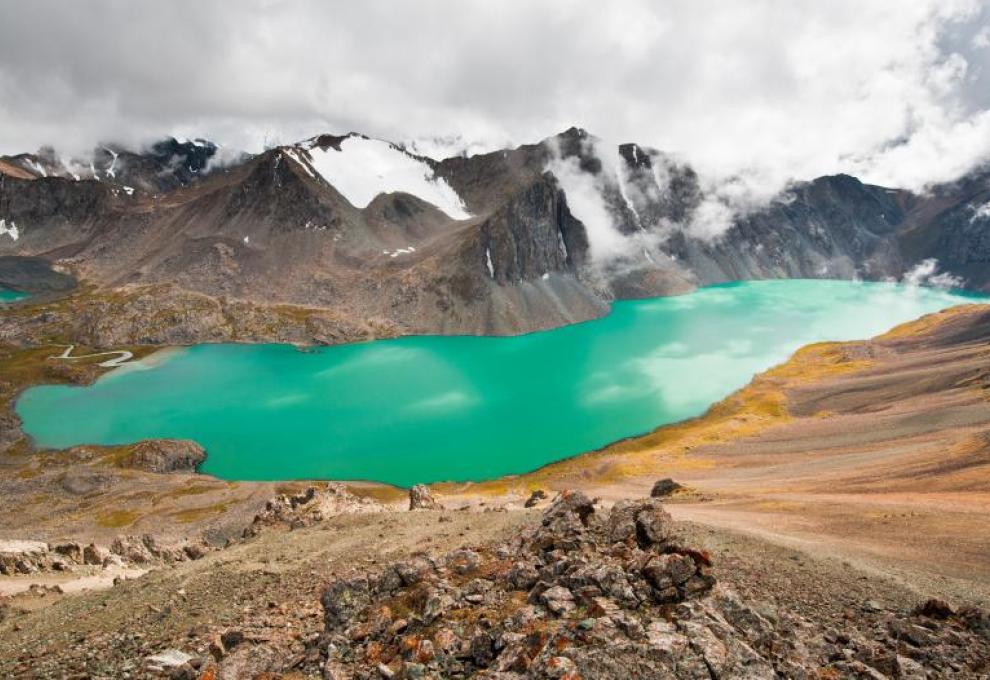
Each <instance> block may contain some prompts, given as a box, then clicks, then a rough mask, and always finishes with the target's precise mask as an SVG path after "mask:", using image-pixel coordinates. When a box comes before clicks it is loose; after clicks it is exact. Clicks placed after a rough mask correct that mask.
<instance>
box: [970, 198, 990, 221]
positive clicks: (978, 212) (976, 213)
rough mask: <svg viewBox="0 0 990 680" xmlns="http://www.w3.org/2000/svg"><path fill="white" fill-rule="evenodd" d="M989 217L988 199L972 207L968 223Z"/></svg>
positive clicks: (989, 205)
mask: <svg viewBox="0 0 990 680" xmlns="http://www.w3.org/2000/svg"><path fill="white" fill-rule="evenodd" d="M986 219H990V201H987V202H986V203H984V204H983V205H980V206H976V207H974V208H973V215H972V217H970V218H969V222H970V224H972V223H973V222H980V221H982V220H986Z"/></svg>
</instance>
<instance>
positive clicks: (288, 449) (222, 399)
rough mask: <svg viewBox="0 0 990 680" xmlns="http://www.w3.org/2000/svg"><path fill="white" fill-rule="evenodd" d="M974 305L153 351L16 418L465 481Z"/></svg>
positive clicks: (601, 440)
mask: <svg viewBox="0 0 990 680" xmlns="http://www.w3.org/2000/svg"><path fill="white" fill-rule="evenodd" d="M982 299H985V298H981V297H977V296H975V295H968V294H963V293H951V292H946V291H940V290H934V289H927V288H918V287H908V286H901V285H897V284H886V283H857V282H843V281H820V280H814V281H810V280H790V281H755V282H742V283H732V284H726V285H718V286H712V287H708V288H704V289H701V290H699V291H697V292H695V293H692V294H690V295H685V296H680V297H669V298H656V299H650V300H639V301H628V302H619V303H617V304H616V305H615V307H614V310H613V311H612V313H611V314H610V315H609V316H607V317H606V318H603V319H599V320H596V321H589V322H586V323H582V324H577V325H573V326H567V327H564V328H559V329H556V330H552V331H546V332H541V333H533V334H530V335H523V336H518V337H509V338H504V337H500V338H492V337H437V336H424V337H406V338H400V339H396V340H384V341H376V342H369V343H363V344H353V345H342V346H336V347H326V348H318V349H312V350H302V351H301V350H298V349H295V348H293V347H291V346H287V345H233V344H227V345H197V346H193V347H188V348H181V349H175V350H166V351H164V352H162V353H158V354H155V355H153V356H152V357H149V358H148V359H145V360H144V361H141V362H136V363H133V364H130V365H127V366H124V367H121V368H119V369H116V370H114V371H112V372H110V373H108V374H106V375H105V376H103V377H102V378H100V379H99V380H98V381H97V382H96V383H95V384H94V385H92V386H89V387H67V386H39V387H34V388H32V389H29V390H27V391H26V392H25V393H24V394H23V395H22V397H21V398H20V399H19V400H18V402H17V405H16V409H17V412H18V414H19V415H20V417H21V418H22V419H23V421H24V429H25V431H26V432H28V433H29V434H30V435H31V436H33V437H34V439H35V440H36V442H37V444H38V445H40V446H42V447H53V448H61V447H67V446H71V445H75V444H82V443H101V444H123V443H127V442H132V441H136V440H139V439H144V438H150V437H180V438H189V439H194V440H196V441H198V442H200V443H201V444H202V445H203V446H204V447H205V448H206V450H207V452H208V454H209V455H208V459H207V461H206V463H205V465H204V467H203V471H204V472H207V473H210V474H214V475H217V476H219V477H222V478H226V479H234V480H278V479H299V478H314V479H315V478H325V479H367V480H376V481H382V482H390V483H393V484H398V485H402V486H407V485H410V484H413V483H417V482H430V481H438V480H467V479H472V480H477V479H483V478H490V477H494V476H499V475H504V474H509V473H518V472H526V471H528V470H532V469H534V468H537V467H539V466H541V465H543V464H545V463H549V462H551V461H554V460H558V459H561V458H565V457H567V456H571V455H574V454H577V453H581V452H584V451H588V450H591V449H595V448H598V447H600V446H603V445H605V444H607V443H609V442H612V441H615V440H617V439H620V438H623V437H628V436H630V435H635V434H639V433H643V432H647V431H649V430H651V429H653V428H655V427H657V426H659V425H663V424H666V423H671V422H675V421H678V420H683V419H685V418H689V417H692V416H696V415H699V414H700V413H702V412H704V411H705V409H706V408H707V407H708V406H709V405H711V404H712V403H713V402H715V401H717V400H719V399H721V398H722V397H724V396H726V395H727V394H729V393H730V392H732V391H733V390H735V389H737V388H739V387H741V386H743V385H745V384H746V383H747V382H748V381H749V380H750V378H751V377H752V376H753V374H755V373H757V372H759V371H762V370H764V369H766V368H769V367H770V366H772V365H774V364H777V363H779V362H781V361H783V360H785V359H787V357H788V356H789V355H790V354H791V353H792V352H793V351H794V350H796V349H797V348H799V347H800V346H802V345H805V344H808V343H810V342H817V341H821V340H850V339H857V338H867V337H870V336H872V335H876V334H878V333H881V332H883V331H885V330H887V329H889V328H891V327H892V326H895V325H896V324H898V323H901V322H904V321H908V320H911V319H914V318H916V317H919V316H921V315H923V314H926V313H928V312H934V311H937V310H939V309H943V308H946V307H950V306H953V305H956V304H961V303H966V302H976V301H980V300H982Z"/></svg>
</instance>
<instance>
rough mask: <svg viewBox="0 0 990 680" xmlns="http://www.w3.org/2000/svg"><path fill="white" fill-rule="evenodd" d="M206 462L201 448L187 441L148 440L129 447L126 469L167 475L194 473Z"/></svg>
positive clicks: (204, 453)
mask: <svg viewBox="0 0 990 680" xmlns="http://www.w3.org/2000/svg"><path fill="white" fill-rule="evenodd" d="M205 460H206V451H205V450H204V449H203V447H202V446H200V445H199V444H197V443H196V442H194V441H191V440H188V439H149V440H146V441H141V442H138V443H137V444H134V445H133V446H131V450H130V455H129V456H128V457H127V459H126V463H125V465H126V466H127V467H132V468H136V469H138V470H145V471H147V472H157V473H160V474H167V473H171V472H195V471H196V468H197V467H198V466H199V465H201V464H202V463H203V462H204V461H205Z"/></svg>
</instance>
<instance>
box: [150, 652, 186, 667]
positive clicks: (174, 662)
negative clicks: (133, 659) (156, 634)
mask: <svg viewBox="0 0 990 680" xmlns="http://www.w3.org/2000/svg"><path fill="white" fill-rule="evenodd" d="M192 659H193V655H192V654H187V653H185V652H183V651H182V650H181V649H166V650H164V651H161V652H158V653H157V654H153V655H151V656H149V657H148V658H147V660H146V661H147V663H148V668H150V669H151V670H156V671H164V670H168V669H170V668H176V667H177V666H182V665H183V664H186V663H189V662H190V661H192Z"/></svg>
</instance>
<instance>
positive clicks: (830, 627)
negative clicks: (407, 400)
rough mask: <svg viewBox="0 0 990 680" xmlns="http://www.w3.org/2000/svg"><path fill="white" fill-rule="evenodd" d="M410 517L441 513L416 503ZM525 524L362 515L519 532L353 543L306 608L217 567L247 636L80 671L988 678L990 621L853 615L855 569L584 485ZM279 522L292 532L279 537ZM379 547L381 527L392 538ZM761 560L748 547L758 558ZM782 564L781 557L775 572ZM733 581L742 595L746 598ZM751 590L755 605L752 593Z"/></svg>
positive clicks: (302, 517)
mask: <svg viewBox="0 0 990 680" xmlns="http://www.w3.org/2000/svg"><path fill="white" fill-rule="evenodd" d="M322 503H323V500H321V498H320V497H319V496H316V497H314V498H311V499H305V498H299V499H297V500H296V502H295V504H293V502H292V500H291V499H283V500H282V501H281V502H280V503H276V504H275V505H273V506H272V508H271V512H270V513H269V514H268V515H266V516H265V517H262V518H261V519H259V520H258V524H260V525H263V527H264V528H262V529H258V528H257V527H255V530H253V531H250V532H247V535H248V538H247V544H248V545H250V544H251V543H252V542H254V541H261V542H264V541H266V540H267V541H268V543H267V545H266V546H265V547H264V548H263V550H264V551H265V552H270V551H271V548H272V546H273V545H282V546H284V547H285V548H286V556H285V560H286V561H290V562H291V561H292V558H291V557H290V556H289V551H288V548H289V547H290V546H293V545H294V544H295V542H296V541H306V540H311V539H312V537H313V534H309V533H307V532H312V531H319V532H321V533H322V532H325V531H326V530H327V529H328V528H330V527H326V526H324V524H323V523H324V522H326V521H327V520H328V518H327V517H325V516H323V515H322V511H321V510H320V509H319V507H318V506H321V504H322ZM362 505H364V503H362ZM412 505H413V506H414V507H419V508H427V507H430V506H431V505H430V503H429V500H428V499H427V500H424V499H422V498H418V499H416V500H415V502H414V503H413V504H412ZM348 507H351V506H348ZM433 507H436V506H433ZM324 509H326V508H325V507H324ZM352 509H354V508H353V507H352ZM526 514H529V513H528V511H523V512H509V513H504V512H503V513H476V512H453V513H451V512H444V511H438V510H426V511H416V512H406V513H394V512H393V513H378V514H377V515H376V516H377V517H380V518H382V520H372V519H370V518H371V517H373V516H361V515H352V517H353V518H354V521H359V520H362V519H363V520H364V521H363V522H362V523H363V524H364V525H369V524H374V522H381V521H384V522H385V523H384V524H378V525H377V526H380V527H383V528H384V527H390V528H391V529H384V530H390V531H391V532H392V534H394V538H395V541H396V544H398V543H401V542H402V540H403V539H404V537H405V536H404V533H405V531H407V530H408V529H409V528H411V527H417V528H419V529H422V530H423V531H425V532H426V533H427V534H433V535H434V536H438V537H442V536H446V535H447V534H446V533H445V532H444V528H445V527H446V526H448V525H450V526H452V527H454V528H456V529H458V530H459V531H458V533H457V534H456V535H457V536H461V537H463V536H464V535H465V530H467V529H470V527H469V526H468V525H467V523H468V522H471V523H475V524H477V523H478V522H479V521H480V523H481V524H482V525H488V526H489V527H490V530H491V531H493V532H496V533H499V532H503V531H506V530H507V531H508V532H509V533H508V536H507V538H506V539H504V540H502V541H500V542H496V543H494V544H481V545H476V546H472V547H456V548H454V549H453V550H448V551H446V552H441V553H437V552H435V551H432V550H427V551H421V552H414V553H413V554H411V555H408V556H406V557H404V558H402V559H400V560H398V561H394V562H389V563H388V564H386V565H385V566H379V564H378V560H377V559H370V560H369V559H368V555H369V554H374V553H367V552H355V551H353V550H350V551H348V550H346V549H345V550H344V551H343V553H342V554H341V555H340V556H338V558H337V559H336V561H335V562H334V564H335V566H337V567H340V566H342V565H343V566H344V568H343V569H340V570H339V571H334V572H333V578H332V579H331V580H330V581H329V583H325V585H323V586H319V587H318V588H317V586H318V581H319V578H318V576H316V574H317V572H316V571H315V570H311V571H299V572H291V573H292V574H294V576H293V577H292V578H293V579H299V580H302V581H306V580H307V579H308V581H309V587H310V588H311V590H310V592H311V593H312V596H311V597H312V599H308V600H303V601H295V602H292V601H283V602H280V601H276V600H271V601H267V602H265V599H267V598H269V597H274V595H273V594H272V593H273V592H274V591H273V590H272V589H268V590H263V591H262V592H257V586H258V582H262V583H264V582H268V583H271V582H272V579H274V580H275V581H276V582H281V583H282V584H284V583H285V582H286V581H289V580H290V577H289V576H288V574H289V573H290V572H287V571H286V572H282V571H279V570H276V569H274V568H273V567H272V568H269V569H266V570H265V571H263V572H260V573H259V574H258V575H257V577H256V581H246V580H244V579H245V576H246V575H245V574H243V573H241V572H242V570H243V568H244V566H245V565H244V563H243V562H242V561H238V560H237V558H235V557H233V556H232V557H230V558H228V559H227V560H224V561H219V560H218V562H217V564H216V566H215V567H213V568H212V569H211V571H212V570H215V569H223V568H225V567H224V566H223V565H224V564H228V565H229V564H231V563H232V562H235V561H236V562H238V563H239V564H240V567H241V568H239V569H238V570H237V571H236V572H234V573H232V574H231V575H230V576H228V578H230V579H235V580H237V582H238V583H239V584H240V585H239V586H238V590H237V591H236V592H237V593H238V595H237V596H238V598H239V599H238V602H240V603H242V604H243V607H242V608H241V609H240V611H239V615H238V616H236V618H237V619H238V621H237V623H236V624H235V625H229V626H227V627H225V628H216V627H213V628H212V629H209V630H208V629H206V628H203V627H194V628H193V629H190V631H189V635H188V637H187V638H186V639H185V640H183V639H182V638H179V637H175V638H173V643H175V644H176V645H177V646H175V647H163V646H161V645H154V646H155V647H157V649H151V648H149V645H148V642H149V641H148V640H147V639H146V637H145V635H144V634H143V633H140V632H135V631H128V630H116V631H114V632H111V633H106V634H104V635H103V636H102V637H101V638H99V641H98V642H97V643H96V644H97V645H98V646H106V645H109V646H111V647H114V646H116V647H117V649H115V650H113V651H111V650H109V649H108V650H106V654H107V656H108V659H109V658H110V657H112V656H113V655H114V654H118V655H119V654H126V653H127V650H129V649H130V650H133V651H132V652H131V653H132V654H134V656H133V657H132V658H131V659H130V660H129V661H127V662H125V663H123V664H122V665H120V666H117V670H116V671H115V672H109V671H107V670H105V671H104V672H103V673H101V672H100V671H99V670H96V669H98V668H100V666H99V665H94V659H93V658H92V657H93V656H94V653H93V652H92V651H90V652H89V654H87V655H85V658H86V659H88V661H86V662H85V664H86V666H87V667H88V668H89V670H88V671H87V672H86V673H85V674H84V675H79V676H78V677H173V678H190V679H199V680H206V679H210V680H219V679H227V678H285V679H289V678H326V679H328V680H329V679H333V680H343V679H352V678H353V679H359V678H360V679H371V678H376V679H377V678H466V677H478V678H501V679H503V680H510V679H512V680H515V679H522V678H567V679H569V680H576V679H578V678H585V679H592V678H595V679H597V678H623V679H625V678H664V677H670V678H704V679H710V678H978V677H986V674H987V673H988V672H990V615H988V614H987V612H984V611H981V610H978V609H975V608H960V609H958V610H957V609H955V608H953V607H951V606H950V605H948V604H946V603H944V602H941V601H938V600H929V601H926V602H921V604H919V606H917V607H915V608H914V609H913V610H901V609H898V608H890V607H889V606H888V605H886V604H882V603H880V602H877V601H874V600H871V599H867V600H863V601H862V603H861V604H860V606H859V607H858V608H857V609H855V610H854V609H852V608H850V607H849V606H847V605H848V603H845V602H842V601H840V600H846V599H847V598H849V599H850V600H852V599H855V598H857V597H862V595H863V593H864V592H871V591H863V590H862V589H863V587H864V586H863V585H861V584H860V583H859V582H858V580H857V578H855V577H853V576H852V575H851V574H850V577H849V582H848V583H841V579H837V578H833V579H829V580H828V581H821V582H820V583H818V584H817V586H816V583H815V580H816V578H819V577H818V576H817V574H815V573H814V572H815V570H817V569H818V568H820V565H805V563H804V562H803V560H802V559H800V558H798V557H797V556H792V557H791V558H790V559H791V560H793V561H795V562H796V564H794V565H788V564H786V560H785V561H784V562H783V563H781V564H779V565H778V566H777V567H775V568H769V569H768V568H767V566H768V562H760V571H759V572H758V573H759V576H758V578H756V579H754V578H753V576H752V574H748V575H746V576H745V578H742V579H741V577H743V575H744V573H745V572H747V571H748V570H749V569H750V568H751V567H750V566H749V564H747V563H737V562H736V561H735V557H734V556H731V557H730V556H728V554H727V553H725V551H724V550H723V551H722V554H723V555H725V556H726V557H727V559H726V560H725V561H726V565H724V566H723V565H720V564H719V562H718V561H717V559H716V558H715V557H714V553H712V552H709V551H708V550H705V549H698V548H692V547H689V545H688V543H687V541H688V540H689V539H688V536H689V535H690V532H689V531H687V532H686V531H685V530H686V527H681V526H679V525H675V523H674V522H673V521H672V520H671V518H670V516H669V515H668V514H667V512H666V511H665V510H664V508H663V506H662V504H661V501H660V500H659V499H654V498H651V499H641V500H626V501H621V502H619V503H616V504H615V505H614V506H613V507H612V508H611V509H610V510H605V509H603V508H601V507H598V505H597V504H596V503H595V502H593V501H592V500H590V499H589V498H588V497H587V496H585V495H584V494H582V493H580V492H564V493H561V494H560V495H558V496H557V497H556V498H555V499H554V500H553V501H552V502H551V503H550V504H549V506H548V507H547V508H546V510H545V511H544V512H543V513H542V515H541V516H540V517H539V518H538V521H536V522H533V523H530V524H528V525H525V524H524V525H523V527H522V528H521V529H512V528H511V527H512V526H514V524H513V522H514V521H515V520H514V519H512V518H510V517H508V516H510V515H515V516H516V517H518V516H523V515H526ZM398 518H401V522H402V523H397V520H398ZM506 520H509V521H506ZM278 521H283V522H285V523H286V524H288V525H289V526H295V527H297V530H294V531H290V532H288V533H286V532H284V531H283V532H274V531H273V530H269V528H270V527H275V526H276V524H277V522H278ZM342 526H346V525H337V526H336V527H335V529H336V530H338V531H339V533H337V534H336V535H337V536H338V538H337V539H336V540H337V542H341V543H345V544H347V543H351V544H353V541H354V536H353V534H352V533H349V532H348V531H347V530H346V529H344V530H342V531H341V527H342ZM438 527H439V528H438ZM322 536H323V538H322V539H321V540H322V541H324V542H326V541H328V540H329V541H331V542H334V539H333V538H329V537H327V535H326V534H325V533H322ZM331 536H332V535H331ZM385 536H386V534H385V533H379V534H378V538H379V541H380V542H383V541H382V539H384V538H385ZM418 540H419V541H420V542H421V543H422V542H423V541H424V539H423V538H422V535H420V538H419V539H418ZM272 541H274V543H273V542H272ZM430 541H431V539H430V538H426V539H425V543H430ZM455 543H456V540H455ZM448 545H449V543H448ZM259 547H260V546H259ZM756 552H757V551H754V550H752V549H750V550H747V551H746V556H745V557H746V559H748V560H752V559H753V558H754V557H755V555H754V553H756ZM773 552H774V551H773V549H771V548H767V555H766V559H767V560H771V559H774V555H773ZM222 553H223V551H221V553H217V555H221V554H222ZM313 554H316V555H318V554H319V553H317V552H315V551H314V552H313ZM232 555H233V553H232ZM311 556H312V555H310V557H311ZM740 556H742V555H740ZM299 559H300V561H304V559H305V558H303V557H302V556H301V555H300V557H299ZM273 561H279V558H278V557H275V559H274V560H273ZM204 562H205V560H204ZM750 564H751V563H750ZM310 566H312V563H311V562H310V563H308V564H306V565H300V567H301V568H303V567H307V568H308V567H310ZM256 573H257V572H256ZM235 574H236V575H235ZM782 576H783V577H784V578H783V580H781V577H782ZM723 577H724V578H723ZM863 578H865V577H859V579H863ZM142 580H144V579H142ZM803 580H806V581H807V582H805V583H804V584H803V585H801V584H802V581H803ZM723 581H724V582H723ZM169 582H172V581H169ZM182 582H183V583H189V584H190V585H188V586H187V587H188V588H189V590H190V592H189V593H188V594H187V593H186V588H183V589H182V591H181V593H179V595H178V596H176V595H175V594H170V595H169V598H168V601H169V605H168V609H167V610H165V611H162V610H161V609H159V607H158V606H155V607H153V609H154V610H156V615H155V616H154V617H153V618H154V620H155V621H156V622H161V621H162V620H163V617H164V618H165V619H171V618H181V616H182V615H181V610H182V609H183V607H184V606H194V605H193V604H189V605H186V604H185V603H187V602H195V600H197V599H198V598H203V600H204V603H205V602H206V598H207V595H206V594H205V591H197V590H196V589H195V586H194V585H192V584H194V583H196V580H195V579H191V578H190V576H189V575H188V574H186V575H185V577H184V578H183V580H182ZM733 582H734V583H735V584H737V585H739V586H740V587H742V588H745V591H746V594H737V591H736V590H735V589H734V588H733V587H732V585H731V584H732V583H733ZM134 583H135V584H137V583H140V581H138V582H134ZM783 584H786V585H783ZM157 585H158V584H156V583H155V582H151V583H147V584H145V585H144V586H143V587H141V589H142V590H143V591H144V592H145V595H144V597H145V598H146V599H147V600H149V601H156V598H157V597H159V596H160V592H159V591H158V589H157V588H156V586H157ZM213 587H214V588H222V586H220V585H214V586H213ZM272 588H274V586H272ZM314 588H315V589H314ZM784 588H786V589H787V590H786V591H785V590H784ZM776 589H780V591H779V592H772V591H774V590H776ZM754 592H758V593H760V597H759V598H754V599H752V600H751V599H749V597H748V595H751V594H753V593H754ZM241 596H244V597H245V598H246V600H241V599H240V597H241ZM884 597H886V596H884ZM245 601H246V603H244V602H245ZM771 602H772V603H773V604H771ZM816 602H817V603H819V604H817V605H816V604H810V603H816ZM107 605H108V602H107V601H106V600H104V601H103V605H102V606H103V607H107ZM216 606H217V607H218V609H219V607H220V605H219V604H217V605H216ZM238 607H241V605H240V604H239V605H238ZM105 611H108V610H105ZM836 611H838V612H839V613H838V614H836ZM211 614H214V615H218V616H219V611H213V612H211ZM110 617H112V614H110V613H109V611H108V618H110ZM138 618H140V614H139V615H138ZM212 618H213V616H211V619H212ZM220 618H228V617H223V616H221V617H220ZM228 620H229V618H228ZM135 630H136V628H135ZM142 630H143V629H142ZM81 641H82V640H81V639H80V642H81ZM90 644H93V643H92V642H90ZM138 650H141V651H140V652H139V651H138ZM187 650H188V651H187ZM197 650H198V651H197ZM59 653H62V652H61V651H60V652H59ZM28 656H29V654H28V653H22V659H21V660H20V663H19V664H18V665H16V666H13V667H8V670H11V671H13V674H14V677H22V676H23V677H60V676H64V675H68V674H67V673H65V672H64V671H65V669H66V667H62V668H55V669H53V668H52V667H51V666H48V665H46V664H45V661H44V659H41V660H36V661H34V662H29V661H28V660H27V657H28ZM96 656H97V657H99V655H98V654H97V655H96ZM108 659H99V658H98V659H97V660H96V663H99V662H100V661H103V662H107V661H108ZM119 661H120V660H119V658H118V662H119ZM43 668H47V669H49V670H48V671H47V672H44V671H42V669H43ZM103 668H104V669H106V667H103ZM59 671H61V672H59ZM104 673H105V674H104Z"/></svg>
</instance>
